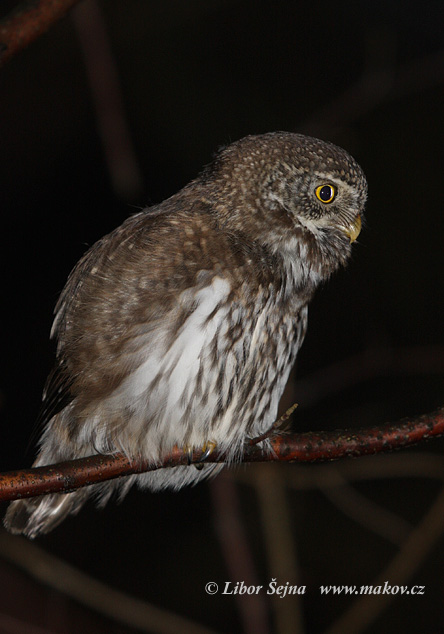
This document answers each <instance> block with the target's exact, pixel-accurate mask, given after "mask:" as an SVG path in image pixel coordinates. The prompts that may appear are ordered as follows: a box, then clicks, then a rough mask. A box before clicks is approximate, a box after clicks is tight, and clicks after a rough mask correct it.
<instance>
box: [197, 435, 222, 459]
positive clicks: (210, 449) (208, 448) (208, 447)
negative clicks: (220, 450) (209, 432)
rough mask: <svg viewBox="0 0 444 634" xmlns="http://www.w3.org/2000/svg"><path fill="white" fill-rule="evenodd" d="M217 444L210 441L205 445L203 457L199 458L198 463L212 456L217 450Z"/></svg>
mask: <svg viewBox="0 0 444 634" xmlns="http://www.w3.org/2000/svg"><path fill="white" fill-rule="evenodd" d="M216 447H217V444H216V443H215V442H214V441H213V440H209V441H208V442H206V443H205V444H204V446H203V447H202V451H203V453H202V455H201V457H200V458H199V460H198V462H204V461H205V460H206V459H207V458H208V456H211V454H212V453H213V451H214V450H215V449H216Z"/></svg>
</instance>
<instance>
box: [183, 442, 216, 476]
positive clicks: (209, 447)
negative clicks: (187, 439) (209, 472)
mask: <svg viewBox="0 0 444 634" xmlns="http://www.w3.org/2000/svg"><path fill="white" fill-rule="evenodd" d="M216 446H217V445H216V443H215V442H213V441H212V440H208V441H207V442H206V443H205V444H204V445H203V447H202V455H201V456H200V457H199V459H198V460H197V462H193V453H194V450H193V447H192V446H191V445H185V447H184V448H183V451H184V454H185V455H186V457H187V462H188V464H189V465H190V464H194V466H195V467H196V469H202V468H203V463H204V461H205V460H206V459H207V458H208V456H210V455H211V454H212V453H213V451H214V450H215V449H216Z"/></svg>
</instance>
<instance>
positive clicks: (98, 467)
mask: <svg viewBox="0 0 444 634" xmlns="http://www.w3.org/2000/svg"><path fill="white" fill-rule="evenodd" d="M442 434H444V407H443V408H440V409H438V410H437V411H436V412H434V413H433V414H424V415H423V416H419V417H418V418H415V419H412V420H407V421H404V422H400V423H397V424H395V425H383V426H381V427H372V428H369V429H362V430H356V431H353V432H351V431H343V430H336V431H333V432H317V433H316V432H308V433H305V434H295V435H289V434H285V433H284V434H278V435H276V436H273V437H272V438H270V440H269V442H270V446H271V451H269V450H268V449H266V448H262V447H260V446H258V445H246V446H245V448H244V454H243V457H242V461H243V462H323V461H326V460H338V459H339V458H345V457H352V456H355V457H357V456H365V455H370V454H377V453H383V452H387V451H393V450H394V449H400V448H401V447H407V446H409V445H413V444H416V443H418V442H419V441H420V440H424V439H426V438H432V437H435V436H440V435H442ZM202 454H203V451H195V452H194V453H193V457H192V461H193V462H201V461H202V458H203V455H202ZM188 461H189V456H188V455H187V454H185V452H184V451H183V450H181V449H179V448H177V447H176V448H175V449H174V450H173V451H172V452H171V453H170V454H169V455H168V456H166V457H165V459H164V460H163V462H162V463H159V464H152V463H148V462H147V461H146V460H145V461H144V460H141V459H139V460H138V459H133V460H130V459H129V458H128V457H127V456H124V455H123V454H119V453H117V454H113V455H96V456H89V457H87V458H80V459H78V460H71V461H68V462H60V463H58V464H56V465H49V466H46V467H36V468H34V469H22V470H20V471H11V472H8V473H3V474H0V501H6V500H14V499H18V498H23V497H33V496H36V495H45V494H47V493H57V492H61V491H65V492H66V491H72V490H73V489H78V488H80V487H83V486H88V485H90V484H95V483H97V482H103V481H105V480H111V479H113V478H118V477H120V476H126V475H130V474H134V473H143V472H145V471H154V470H156V469H160V468H165V467H177V466H179V465H186V464H189V462H188ZM203 461H204V462H213V463H214V462H225V457H224V455H223V454H221V453H220V452H217V451H214V452H213V453H212V454H210V455H209V456H206V457H205V459H204V460H203Z"/></svg>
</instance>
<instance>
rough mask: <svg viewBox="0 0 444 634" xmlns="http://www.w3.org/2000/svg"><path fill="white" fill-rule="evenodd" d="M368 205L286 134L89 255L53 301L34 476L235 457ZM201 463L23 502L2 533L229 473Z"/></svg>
mask: <svg viewBox="0 0 444 634" xmlns="http://www.w3.org/2000/svg"><path fill="white" fill-rule="evenodd" d="M366 196H367V184H366V179H365V176H364V174H363V172H362V170H361V168H360V167H359V165H358V164H357V163H356V161H355V160H354V159H353V158H352V157H351V156H349V154H347V152H345V151H344V150H343V149H341V148H339V147H336V146H335V145H332V144H330V143H326V142H324V141H321V140H318V139H315V138H310V137H306V136H303V135H300V134H292V133H287V132H275V133H268V134H263V135H257V136H248V137H245V138H243V139H241V140H240V141H237V142H235V143H232V144H231V145H228V146H227V147H224V148H222V149H221V150H220V151H219V152H218V153H217V154H216V155H215V158H214V160H213V161H212V162H211V164H209V165H208V166H207V167H206V168H204V169H203V171H202V172H201V174H200V175H199V176H198V177H197V178H196V179H195V180H193V181H192V182H191V183H190V184H188V185H187V186H186V187H184V188H183V189H182V190H181V191H179V192H178V193H177V194H175V195H173V196H172V197H171V198H168V199H167V200H165V201H164V202H162V203H161V204H159V205H155V206H153V207H150V208H148V209H145V210H143V211H141V212H140V213H137V214H135V215H133V216H131V217H130V218H128V219H127V220H126V221H125V222H124V223H123V224H122V225H121V226H120V227H118V228H117V229H115V230H114V231H113V232H112V233H110V234H109V235H107V236H105V237H104V238H102V239H101V240H99V241H98V242H97V243H96V244H94V245H93V246H92V247H91V248H90V249H89V251H88V252H87V253H86V254H85V255H84V256H83V257H82V259H81V260H80V261H79V262H78V264H77V265H76V267H75V268H74V269H73V271H72V272H71V274H70V276H69V278H68V281H67V284H66V286H65V288H64V290H63V291H62V294H61V296H60V299H59V301H58V304H57V306H56V311H55V320H54V324H53V327H52V332H51V335H52V336H53V337H56V338H57V355H56V365H55V368H54V370H53V372H52V373H51V374H50V376H49V378H48V381H47V384H46V387H45V391H44V395H43V405H42V413H41V419H42V422H43V424H44V427H43V432H42V436H41V439H40V445H39V453H38V456H37V459H36V461H35V463H34V466H42V465H48V464H51V463H56V462H59V461H63V460H71V459H74V458H81V457H85V456H89V455H91V454H96V453H103V454H112V453H115V452H123V453H124V454H126V455H127V456H128V457H131V458H132V459H143V460H146V461H149V462H150V463H153V464H156V463H159V462H160V461H161V460H162V457H163V456H165V455H166V454H168V453H169V452H170V450H171V449H172V448H173V447H174V446H178V447H180V448H183V451H185V452H186V453H188V454H189V455H191V453H192V451H193V450H194V449H199V450H204V451H206V453H207V454H208V453H209V452H210V451H211V450H212V449H213V448H214V447H217V449H218V451H220V452H223V453H224V455H225V456H226V461H227V462H236V461H237V460H239V459H240V458H241V456H242V451H243V447H244V444H245V442H246V441H247V440H248V439H250V438H253V437H257V436H259V435H260V434H263V433H264V432H265V431H266V430H267V429H269V428H270V427H271V426H272V424H273V422H274V420H275V419H276V414H277V409H278V403H279V399H280V397H281V395H282V392H283V390H284V387H285V384H286V382H287V379H288V375H289V372H290V370H291V368H292V366H293V364H294V361H295V358H296V355H297V352H298V350H299V348H300V346H301V344H302V342H303V339H304V336H305V332H306V328H307V306H308V303H309V302H310V299H311V298H312V296H313V293H314V292H315V289H316V288H317V286H318V285H319V284H320V283H321V282H323V281H325V280H327V279H328V278H329V277H330V275H331V274H332V273H333V272H334V271H335V270H336V269H337V268H338V267H340V266H341V265H345V264H346V262H347V260H348V258H349V256H350V253H351V248H352V246H351V245H352V243H353V242H354V241H355V239H356V238H357V236H358V234H359V232H360V229H361V219H362V216H363V210H364V205H365V201H366ZM265 443H266V441H265ZM199 466H201V467H202V468H200V469H196V468H195V465H192V464H190V465H189V466H186V465H184V466H177V467H172V468H165V469H159V470H157V471H152V472H149V473H143V474H138V475H130V476H127V477H125V478H121V479H119V480H113V481H108V482H105V483H101V484H96V485H93V486H90V487H86V488H84V489H79V490H77V491H74V492H71V493H54V494H49V495H46V496H43V497H39V498H32V499H24V500H17V501H14V502H12V503H11V504H10V506H9V508H8V511H7V514H6V518H5V525H6V527H7V528H8V529H9V530H10V531H11V532H13V533H23V534H24V535H26V536H28V537H30V538H33V537H35V536H36V535H38V534H40V533H46V532H48V531H50V530H51V529H53V528H54V527H55V526H57V525H58V524H59V523H60V522H61V521H62V520H63V519H64V518H65V517H66V516H67V515H69V514H73V513H77V511H78V510H79V509H80V508H81V506H82V505H83V503H84V502H85V501H86V499H87V498H88V497H89V496H93V497H95V498H96V499H97V500H98V502H99V504H104V503H105V502H106V501H107V500H108V499H109V497H110V496H111V495H112V494H113V493H116V494H117V495H118V496H119V497H120V498H122V497H123V496H124V495H125V494H126V493H127V491H128V489H129V488H130V487H131V486H132V485H133V484H137V485H138V486H139V487H140V488H141V489H151V490H160V489H166V488H169V489H175V490H177V489H180V488H181V487H183V486H185V485H189V484H195V483H197V482H199V481H200V480H202V479H203V478H206V477H208V476H209V475H213V474H215V473H216V472H217V471H219V469H220V468H221V465H218V464H201V465H199Z"/></svg>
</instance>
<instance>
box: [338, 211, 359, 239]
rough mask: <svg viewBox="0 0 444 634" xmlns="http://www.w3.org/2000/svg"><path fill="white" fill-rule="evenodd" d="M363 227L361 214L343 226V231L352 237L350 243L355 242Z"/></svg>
mask: <svg viewBox="0 0 444 634" xmlns="http://www.w3.org/2000/svg"><path fill="white" fill-rule="evenodd" d="M361 227H362V221H361V216H360V215H359V214H358V215H357V216H356V218H355V220H354V221H353V222H352V223H351V224H350V225H348V226H347V227H341V228H342V231H343V232H344V233H345V235H346V236H347V237H348V238H350V243H351V242H354V241H355V240H356V238H357V237H358V236H359V234H360V233H361Z"/></svg>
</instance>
